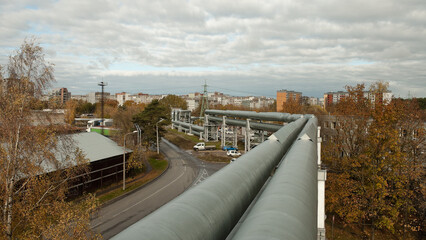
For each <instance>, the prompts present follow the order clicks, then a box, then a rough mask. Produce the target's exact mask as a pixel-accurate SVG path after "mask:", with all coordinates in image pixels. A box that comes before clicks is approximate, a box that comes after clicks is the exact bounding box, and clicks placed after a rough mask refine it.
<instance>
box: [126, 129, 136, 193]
mask: <svg viewBox="0 0 426 240" xmlns="http://www.w3.org/2000/svg"><path fill="white" fill-rule="evenodd" d="M137 132H138V131H133V132H129V133H126V134H124V137H123V138H124V140H123V142H124V144H123V145H124V146H123V191H124V190H126V136H127V135H129V134H133V133H137Z"/></svg>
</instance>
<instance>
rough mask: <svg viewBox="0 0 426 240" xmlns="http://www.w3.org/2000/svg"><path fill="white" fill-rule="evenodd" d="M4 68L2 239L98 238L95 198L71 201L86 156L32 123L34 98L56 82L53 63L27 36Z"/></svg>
mask: <svg viewBox="0 0 426 240" xmlns="http://www.w3.org/2000/svg"><path fill="white" fill-rule="evenodd" d="M1 69H4V71H0V73H1V74H0V166H1V168H0V188H1V191H0V200H1V202H2V204H1V206H0V210H1V211H0V212H1V218H0V226H1V228H0V229H1V230H0V239H78V238H79V239H81V238H92V237H96V236H95V235H93V234H92V233H91V231H90V225H89V220H90V213H91V212H92V211H93V210H94V208H95V205H96V204H95V201H94V198H93V197H88V198H82V201H81V202H80V203H79V204H77V203H73V202H67V201H66V195H67V192H68V184H69V183H70V181H69V180H70V179H71V178H72V177H73V176H76V174H81V173H83V172H85V171H86V170H87V164H85V163H86V160H85V159H84V156H83V155H82V154H81V152H80V151H79V150H78V149H75V148H73V147H72V146H73V144H72V141H71V140H70V139H69V138H68V137H67V136H65V135H57V134H56V133H55V132H54V131H53V130H52V129H51V128H50V127H49V126H47V127H46V126H33V125H32V122H31V111H30V109H31V103H32V102H34V98H36V97H39V96H41V94H42V92H43V90H45V89H46V88H47V87H49V86H50V84H51V83H52V82H53V81H54V75H53V65H52V64H50V63H47V62H46V61H45V60H44V53H43V49H42V48H41V47H40V46H39V45H38V44H37V43H35V40H26V41H24V43H23V44H22V46H21V47H20V48H19V49H18V50H17V51H16V52H15V53H14V55H12V56H10V57H9V63H8V64H7V65H6V67H5V68H1ZM3 76H5V77H3Z"/></svg>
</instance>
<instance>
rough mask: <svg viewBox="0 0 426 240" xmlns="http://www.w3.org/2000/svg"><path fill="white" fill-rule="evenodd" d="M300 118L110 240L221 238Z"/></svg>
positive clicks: (299, 127)
mask: <svg viewBox="0 0 426 240" xmlns="http://www.w3.org/2000/svg"><path fill="white" fill-rule="evenodd" d="M306 121H307V119H304V118H301V119H299V120H297V121H295V122H292V123H290V124H288V125H286V126H284V127H282V128H281V129H280V130H279V131H278V132H276V133H274V134H273V135H271V136H270V137H269V139H268V140H267V141H265V142H263V143H262V144H260V145H259V146H258V147H256V148H255V149H253V150H251V151H250V152H248V153H246V154H244V155H243V156H242V157H240V158H239V159H238V161H236V162H235V163H233V164H230V165H228V166H226V167H224V168H222V169H221V170H220V171H218V172H216V173H215V174H214V175H212V176H211V177H209V178H208V179H206V180H205V181H203V182H201V183H200V184H198V185H197V186H196V187H193V188H191V189H189V190H188V191H186V192H184V193H183V194H182V195H180V196H179V197H177V198H175V199H174V200H172V201H171V202H169V203H168V204H166V205H164V206H163V207H161V208H160V209H158V210H157V211H155V212H154V213H152V214H150V215H148V216H147V217H145V218H143V219H142V220H140V221H138V222H136V223H135V224H133V225H132V226H130V227H129V228H127V229H125V230H124V231H122V232H121V233H119V234H118V235H116V236H115V237H114V238H113V239H140V238H143V239H162V240H167V239H185V240H190V239H207V240H208V239H225V237H226V236H227V235H228V234H229V232H230V231H231V230H232V228H233V226H234V225H235V224H236V223H237V222H238V220H239V219H240V217H241V216H242V214H243V213H244V212H245V210H246V209H247V207H248V206H249V205H250V203H251V201H252V200H253V199H254V197H255V196H256V195H257V193H258V192H259V190H260V189H261V187H262V186H263V184H264V183H265V181H266V180H267V179H268V177H269V175H270V173H271V171H272V169H273V168H274V167H275V166H276V165H277V164H278V162H279V161H280V160H281V158H282V156H283V155H284V153H285V152H286V151H287V149H288V148H289V147H290V146H291V144H292V143H293V141H294V140H295V139H296V138H297V135H298V134H299V132H300V131H301V130H302V128H303V126H304V125H305V123H306Z"/></svg>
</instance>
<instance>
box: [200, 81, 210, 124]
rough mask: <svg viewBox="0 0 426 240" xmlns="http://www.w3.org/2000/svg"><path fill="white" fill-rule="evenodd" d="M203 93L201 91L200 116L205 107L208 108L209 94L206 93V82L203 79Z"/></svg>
mask: <svg viewBox="0 0 426 240" xmlns="http://www.w3.org/2000/svg"><path fill="white" fill-rule="evenodd" d="M203 87H204V93H203V100H202V101H201V110H200V118H201V117H203V116H204V111H206V109H209V96H208V93H207V82H206V81H205V80H204V85H203Z"/></svg>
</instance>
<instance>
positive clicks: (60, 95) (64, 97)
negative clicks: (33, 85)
mask: <svg viewBox="0 0 426 240" xmlns="http://www.w3.org/2000/svg"><path fill="white" fill-rule="evenodd" d="M49 98H50V99H52V98H55V99H56V101H57V102H58V103H60V104H65V103H66V102H67V101H68V100H70V99H71V92H68V89H66V88H54V89H52V90H51V91H50V92H49Z"/></svg>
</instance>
